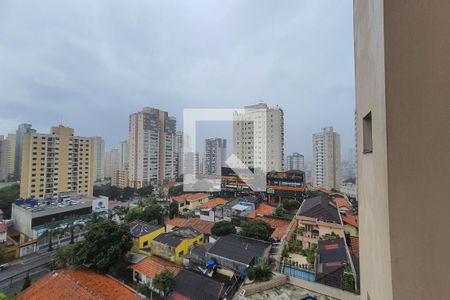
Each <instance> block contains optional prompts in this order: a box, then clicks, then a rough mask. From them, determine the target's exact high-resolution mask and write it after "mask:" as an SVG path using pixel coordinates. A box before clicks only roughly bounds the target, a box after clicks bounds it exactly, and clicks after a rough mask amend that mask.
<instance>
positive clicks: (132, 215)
mask: <svg viewBox="0 0 450 300" xmlns="http://www.w3.org/2000/svg"><path fill="white" fill-rule="evenodd" d="M142 214H143V213H142V208H141V207H134V208H131V209H129V210H128V212H127V214H126V215H125V221H127V222H131V221H133V220H138V219H140V218H141V217H142Z"/></svg>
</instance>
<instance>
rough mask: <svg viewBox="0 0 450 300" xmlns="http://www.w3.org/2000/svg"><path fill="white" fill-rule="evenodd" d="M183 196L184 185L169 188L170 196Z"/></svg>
mask: <svg viewBox="0 0 450 300" xmlns="http://www.w3.org/2000/svg"><path fill="white" fill-rule="evenodd" d="M182 194H183V185H182V184H180V185H176V186H172V187H170V188H169V196H170V197H173V196H179V195H182Z"/></svg>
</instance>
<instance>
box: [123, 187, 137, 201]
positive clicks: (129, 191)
mask: <svg viewBox="0 0 450 300" xmlns="http://www.w3.org/2000/svg"><path fill="white" fill-rule="evenodd" d="M133 195H134V189H133V188H131V187H128V186H127V187H126V188H124V189H123V190H122V198H123V199H125V200H129V199H130V198H131V197H132V196H133Z"/></svg>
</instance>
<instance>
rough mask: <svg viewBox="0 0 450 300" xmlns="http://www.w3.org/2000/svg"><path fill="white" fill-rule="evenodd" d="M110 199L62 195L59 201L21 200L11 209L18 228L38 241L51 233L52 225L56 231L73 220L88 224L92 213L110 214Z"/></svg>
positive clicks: (15, 225) (15, 226)
mask: <svg viewBox="0 0 450 300" xmlns="http://www.w3.org/2000/svg"><path fill="white" fill-rule="evenodd" d="M107 211H108V198H107V197H81V196H79V195H75V194H72V195H69V194H61V195H60V196H59V197H58V199H56V200H51V201H50V200H46V201H38V200H34V199H25V200H24V199H18V200H16V202H15V203H13V204H12V207H11V218H12V219H13V220H14V228H15V229H16V230H17V231H19V232H21V233H23V234H25V235H27V236H29V237H31V238H33V239H37V238H38V237H40V236H41V235H42V234H43V233H44V232H46V231H47V230H48V227H49V226H50V225H49V224H50V223H52V224H53V226H54V227H55V228H58V227H61V228H62V227H65V226H66V225H67V222H68V221H69V219H76V223H78V224H84V223H85V222H86V221H87V220H89V219H90V217H91V215H92V213H100V214H101V213H107Z"/></svg>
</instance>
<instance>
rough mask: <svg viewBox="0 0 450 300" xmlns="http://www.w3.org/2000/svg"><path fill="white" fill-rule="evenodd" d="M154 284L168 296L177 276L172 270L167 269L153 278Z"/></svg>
mask: <svg viewBox="0 0 450 300" xmlns="http://www.w3.org/2000/svg"><path fill="white" fill-rule="evenodd" d="M153 285H154V287H155V288H157V289H158V290H160V291H162V292H163V293H164V296H166V294H167V292H168V291H170V290H171V289H173V287H174V286H175V276H174V275H173V274H172V272H170V271H169V270H167V269H165V270H164V271H162V272H161V273H159V274H157V275H156V276H155V279H153Z"/></svg>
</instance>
